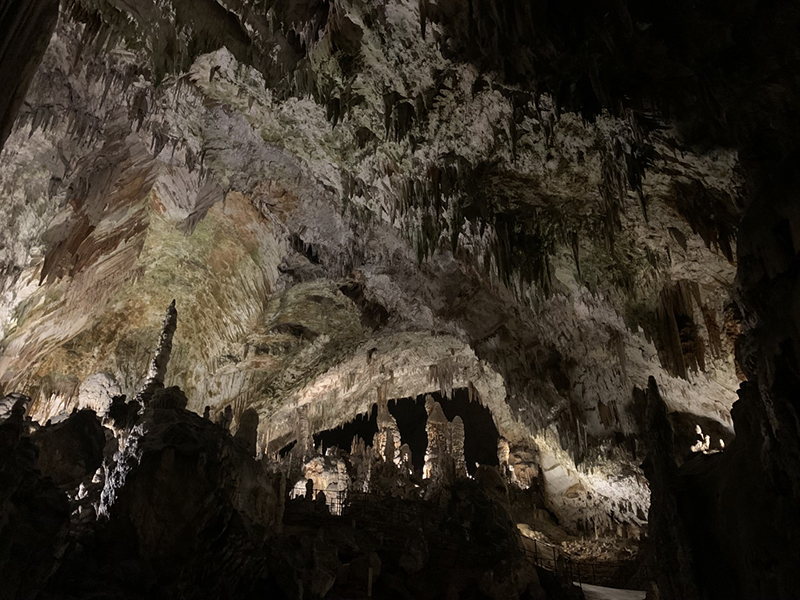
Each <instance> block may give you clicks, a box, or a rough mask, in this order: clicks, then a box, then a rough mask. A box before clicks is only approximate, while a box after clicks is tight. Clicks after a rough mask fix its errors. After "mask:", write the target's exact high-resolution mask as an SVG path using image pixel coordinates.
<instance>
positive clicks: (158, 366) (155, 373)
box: [134, 300, 178, 407]
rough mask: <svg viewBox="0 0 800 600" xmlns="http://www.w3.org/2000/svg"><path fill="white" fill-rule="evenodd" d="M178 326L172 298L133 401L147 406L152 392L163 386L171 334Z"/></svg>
mask: <svg viewBox="0 0 800 600" xmlns="http://www.w3.org/2000/svg"><path fill="white" fill-rule="evenodd" d="M177 326H178V311H177V309H176V308H175V300H173V301H172V302H171V303H170V305H169V307H168V308H167V314H166V315H165V316H164V324H163V325H162V327H161V337H160V338H159V340H158V349H157V350H156V354H155V356H154V357H153V359H152V360H151V361H150V368H149V369H148V370H147V377H146V378H145V380H144V384H143V385H142V387H141V388H140V389H139V391H138V392H137V393H136V397H135V398H134V400H135V401H137V402H139V403H141V404H142V406H145V407H146V406H147V405H148V404H149V403H150V400H151V398H152V397H153V393H154V392H155V391H156V390H157V389H159V388H163V387H164V376H165V375H166V374H167V363H169V356H170V354H171V353H172V336H174V335H175V329H176V328H177Z"/></svg>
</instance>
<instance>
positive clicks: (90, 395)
mask: <svg viewBox="0 0 800 600" xmlns="http://www.w3.org/2000/svg"><path fill="white" fill-rule="evenodd" d="M121 393H122V388H120V386H119V383H117V381H116V379H114V376H113V375H110V374H108V373H95V374H94V375H89V377H87V378H86V379H84V380H83V381H82V382H81V385H80V388H79V389H78V409H79V410H80V409H84V408H88V409H90V410H93V411H95V412H96V413H97V414H98V415H100V416H101V417H104V416H106V413H107V412H108V409H109V407H110V406H111V402H112V400H113V399H114V397H115V396H119V395H120V394H121Z"/></svg>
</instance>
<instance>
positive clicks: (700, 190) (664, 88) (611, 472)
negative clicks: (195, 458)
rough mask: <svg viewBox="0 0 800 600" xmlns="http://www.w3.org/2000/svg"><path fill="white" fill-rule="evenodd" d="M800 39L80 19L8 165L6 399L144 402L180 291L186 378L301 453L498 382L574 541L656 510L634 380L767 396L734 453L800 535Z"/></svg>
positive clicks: (776, 18) (614, 30)
mask: <svg viewBox="0 0 800 600" xmlns="http://www.w3.org/2000/svg"><path fill="white" fill-rule="evenodd" d="M34 4H36V3H34ZM34 4H32V5H31V6H32V7H33V8H32V10H33V9H35V8H36V7H35V6H34ZM36 6H40V5H39V4H36ZM42 6H44V5H42ZM4 14H5V13H4ZM545 16H546V18H545ZM798 18H799V17H798V11H797V9H796V7H794V6H792V5H789V4H786V3H784V4H780V5H779V4H770V5H763V3H761V4H759V3H749V2H738V1H737V2H734V3H733V4H732V5H731V6H730V7H727V8H726V10H720V9H719V8H718V7H717V6H716V5H702V6H698V5H695V4H694V3H691V2H689V1H688V0H679V1H678V2H676V3H671V4H663V5H659V6H653V7H645V6H644V5H640V4H639V3H635V2H634V3H628V4H625V5H624V6H623V5H620V4H619V3H617V2H613V1H612V0H608V1H606V0H601V1H599V2H584V1H582V0H575V1H574V2H568V3H560V4H559V3H552V2H545V3H526V2H520V3H513V6H512V5H511V4H508V3H498V2H495V1H494V0H480V1H474V2H464V1H462V0H441V1H437V2H435V3H434V2H428V1H422V2H416V1H412V0H401V1H399V2H382V1H366V0H363V1H362V0H345V1H337V2H335V3H327V2H315V1H311V2H303V3H275V4H270V8H269V10H266V9H265V7H264V6H261V5H259V6H258V7H255V6H254V5H253V4H252V3H249V2H239V1H234V0H223V1H220V2H197V3H187V2H186V1H185V0H171V1H168V2H163V3H158V4H152V3H150V2H144V1H141V0H131V1H130V2H125V3H117V2H115V3H113V4H112V3H109V2H102V1H101V2H87V1H84V0H74V1H69V2H65V3H64V18H62V19H61V22H60V23H59V24H58V27H57V29H56V31H55V33H54V35H53V36H52V38H51V40H50V46H49V48H48V50H47V52H46V53H45V55H44V58H43V59H42V63H41V67H40V68H39V70H38V72H37V73H36V75H35V77H34V79H33V81H32V84H31V87H30V90H29V93H28V95H27V97H26V99H25V103H24V104H23V105H22V107H21V111H20V116H19V119H18V120H17V122H16V124H15V126H14V130H13V131H12V133H11V135H10V137H9V138H8V140H7V142H6V144H5V148H4V150H3V153H2V155H0V193H2V200H3V202H2V203H0V228H1V229H2V230H3V231H5V232H14V234H13V235H8V236H6V237H5V238H4V239H3V240H2V244H0V273H2V275H0V327H1V328H2V342H0V344H1V346H2V356H0V383H2V385H3V388H4V390H18V391H22V392H25V393H28V394H29V395H30V396H31V397H32V398H33V399H34V402H33V406H32V409H31V414H32V415H33V416H34V417H35V418H36V419H37V420H38V421H40V422H46V421H47V420H48V419H51V418H52V419H53V420H54V421H55V420H58V419H61V418H64V416H65V415H67V414H69V413H70V412H71V410H72V408H73V407H74V406H76V405H81V402H82V400H81V398H82V390H84V392H85V391H86V390H88V389H90V387H91V385H92V382H93V381H94V380H93V379H91V378H92V377H93V376H94V374H96V373H108V374H109V375H110V376H111V377H113V379H114V380H115V381H117V382H118V384H119V388H120V390H121V391H122V392H123V393H125V394H127V395H128V397H131V396H132V395H133V393H134V392H135V391H136V390H137V389H138V386H139V385H140V384H141V381H142V379H143V378H144V376H145V373H146V369H147V365H148V361H149V360H150V358H151V357H152V356H153V355H154V354H155V353H156V350H157V348H156V347H155V341H156V340H157V339H158V331H159V327H160V320H161V314H162V311H163V307H164V306H166V305H167V304H168V303H169V301H170V300H171V299H172V298H175V299H176V300H177V303H178V305H179V306H180V307H181V315H182V327H181V329H179V331H178V332H177V333H176V335H175V339H174V344H175V350H174V353H173V356H172V359H171V362H170V371H169V373H168V375H167V377H166V381H164V382H163V383H164V384H165V385H169V386H171V385H180V387H181V389H182V390H184V392H185V398H186V402H187V406H188V407H189V408H191V409H193V410H195V411H196V412H198V413H199V412H202V410H203V408H204V407H205V406H209V407H210V408H209V412H210V413H211V412H213V414H215V415H216V414H219V413H222V414H223V415H226V416H225V420H226V423H227V425H228V426H230V424H231V423H238V422H239V421H240V419H241V417H242V416H243V415H244V414H246V412H247V410H248V409H253V410H255V411H257V413H258V416H259V424H260V425H259V430H258V432H257V436H258V439H259V440H261V443H262V444H263V447H265V448H266V450H267V452H268V453H270V454H273V453H275V452H277V451H278V450H280V449H282V448H284V447H285V446H286V445H287V444H288V443H290V442H291V441H293V440H294V439H296V440H297V442H298V445H297V450H296V451H295V453H296V454H297V453H299V454H300V455H302V456H301V458H303V459H306V458H308V456H307V455H308V453H309V451H310V448H309V443H308V440H309V438H310V437H311V434H312V433H314V432H316V431H321V430H325V429H331V428H333V427H336V426H339V425H341V424H342V423H344V422H347V421H349V420H351V419H353V418H354V417H355V416H356V415H358V414H364V413H366V412H367V411H369V410H370V409H371V407H372V405H373V403H375V401H376V398H378V399H383V400H387V399H390V398H405V397H409V396H410V397H416V396H417V395H420V394H426V393H430V392H434V391H440V392H442V393H443V394H449V393H451V391H452V390H453V389H454V387H464V388H468V389H469V390H470V391H471V394H472V396H473V399H474V400H475V401H480V402H481V403H483V404H484V405H485V406H487V407H489V408H490V410H491V412H492V417H493V418H494V421H495V424H496V426H497V428H498V430H499V431H500V434H501V435H502V436H504V438H505V439H507V440H508V442H509V451H508V460H507V461H506V462H507V463H508V467H511V466H513V467H514V468H515V474H516V467H517V466H520V465H531V464H535V465H537V468H532V467H527V466H525V467H524V469H523V470H525V471H526V473H527V475H526V476H525V480H526V481H527V483H526V485H527V484H529V485H530V486H532V487H533V488H534V489H536V488H538V487H541V493H542V497H543V499H544V501H545V502H546V504H547V507H548V508H549V509H550V510H551V511H552V512H553V514H554V515H555V516H557V518H558V521H559V523H560V524H561V525H563V526H564V527H567V528H569V529H570V530H571V531H573V532H576V531H578V530H582V531H589V532H591V531H595V532H598V531H599V532H600V533H603V532H617V533H619V532H620V531H628V528H630V527H633V528H637V529H638V528H639V527H640V526H642V525H643V523H644V520H645V514H646V512H647V507H648V504H649V490H648V483H647V482H646V481H645V479H644V478H643V476H642V472H641V470H640V469H639V467H638V464H639V462H640V460H641V456H642V450H643V443H642V438H643V437H646V435H647V433H648V432H647V430H646V428H644V426H643V421H642V419H641V417H642V415H641V414H639V409H637V407H636V404H635V402H633V401H632V398H634V394H632V392H633V390H634V389H635V388H637V387H638V388H645V387H646V386H647V382H648V378H649V377H650V376H653V377H655V379H656V380H657V381H658V384H659V390H660V395H661V397H662V399H663V401H664V403H665V405H666V409H667V410H669V411H672V412H675V413H679V414H680V415H681V417H680V418H681V419H682V422H683V425H681V427H682V428H683V429H686V430H688V431H689V432H691V431H692V426H693V425H695V426H696V425H702V428H703V429H704V431H715V432H717V433H719V437H725V436H724V435H723V433H727V434H728V435H730V431H731V428H732V425H733V423H732V420H731V418H730V414H729V411H730V408H731V405H732V404H733V402H734V400H735V399H736V388H737V386H738V385H739V382H740V380H742V379H743V378H744V377H747V378H749V379H750V380H751V381H753V382H754V383H756V382H757V384H758V386H759V394H749V395H747V398H746V399H744V400H743V405H747V407H748V408H747V409H746V410H745V409H742V411H741V412H742V414H746V415H751V417H750V418H751V419H753V420H754V422H757V423H758V425H757V426H756V425H753V426H752V428H753V430H758V431H762V432H763V436H764V440H763V442H762V446H761V449H760V450H759V449H758V448H756V446H758V443H756V442H747V441H743V442H742V443H741V444H740V446H739V447H740V448H747V450H736V451H735V452H734V455H737V453H738V452H742V453H743V454H744V455H746V456H748V457H750V458H752V457H753V456H755V455H758V456H759V457H760V458H759V460H760V461H761V464H762V467H763V471H764V473H766V475H765V478H766V480H765V481H764V480H762V479H760V478H759V477H756V476H755V475H754V479H753V481H754V485H757V486H758V488H759V489H760V490H761V489H763V490H764V497H763V498H762V500H763V501H764V503H766V504H767V505H769V503H770V502H772V500H770V498H772V497H773V496H777V497H780V498H784V497H785V498H788V500H786V507H787V508H786V513H785V514H791V512H792V511H791V510H790V508H791V506H794V504H793V503H796V498H797V495H798V494H797V490H798V489H800V484H798V481H800V467H799V466H798V465H800V458H798V457H800V451H798V448H800V442H799V441H798V440H800V436H798V431H797V427H796V424H795V420H796V419H794V416H793V415H794V414H795V413H796V408H797V407H796V406H795V405H796V402H795V401H794V396H795V391H796V389H797V385H798V381H797V377H796V372H797V365H796V364H795V363H796V362H797V360H796V352H795V351H794V350H793V348H794V347H795V346H796V345H797V343H796V342H797V338H798V335H797V322H796V321H797V318H796V315H795V313H796V311H795V310H790V307H793V306H795V305H796V304H797V302H795V296H796V294H795V290H796V288H797V286H796V285H795V284H796V281H795V280H796V278H797V269H796V262H797V247H798V244H797V243H796V240H797V237H798V236H797V233H796V232H797V231H798V228H797V223H796V222H797V221H798V218H797V217H798V215H797V208H796V205H797V202H796V199H797V192H798V189H800V186H799V185H798V184H797V181H796V176H795V175H793V173H794V171H793V169H792V168H791V165H793V164H794V163H795V162H796V160H795V159H796V157H797V149H796V144H797V141H796V140H797V139H800V136H798V135H797V132H798V130H800V127H798V123H800V119H798V115H797V108H796V107H797V106H798V104H799V103H798V98H797V94H796V92H795V90H796V89H797V85H798V77H797V73H796V72H795V70H794V69H793V68H791V65H790V61H788V59H787V58H786V57H791V56H794V55H795V54H796V50H797V47H796V46H797V43H796V36H795V35H794V28H795V26H796V24H797V23H798ZM46 21H47V20H46V19H44V20H42V21H41V23H42V24H43V25H45V24H46ZM12 22H13V20H12ZM38 23H39V22H38V21H37V26H38ZM4 25H5V23H3V24H2V25H0V31H3V29H2V26H4ZM4 39H6V38H4ZM7 39H12V38H10V37H9V38H7ZM6 47H7V46H2V45H0V73H4V72H5V71H3V70H2V69H3V68H7V65H6V62H7V61H5V58H4V57H5V54H2V51H4V49H5V48H6ZM8 47H11V49H12V50H14V51H17V50H18V47H17V46H13V44H12V46H8ZM35 54H36V53H35V52H31V57H33V58H35ZM787 61H788V62H787ZM787 65H789V66H787ZM14 67H15V68H16V67H17V65H14ZM23 87H24V86H23ZM54 98H57V99H59V100H58V101H57V102H55V103H54V101H53V99H54ZM9 99H11V100H12V101H14V95H11V96H9ZM0 124H2V126H3V127H7V126H8V125H10V123H7V122H5V120H4V121H3V122H2V123H0ZM740 224H741V228H740ZM737 269H738V279H737V280H736V281H734V274H735V273H737ZM732 290H733V293H731V292H732ZM731 296H733V298H732V297H731ZM732 300H734V301H735V305H734V304H732V302H731V301H732ZM183 315H185V318H184V316H183ZM184 322H185V325H184V324H183V323H184ZM740 334H741V335H740ZM736 358H738V362H737V360H736ZM87 382H88V383H87ZM182 393H183V392H182ZM84 396H85V393H84ZM98 402H99V401H98ZM182 402H183V400H180V402H178V403H177V404H178V405H180V404H181V403H182ZM175 404H176V403H175V402H171V403H170V406H172V405H175ZM227 406H230V407H231V408H230V410H229V411H228V412H227V414H226V413H225V412H223V411H224V409H225V407H227ZM298 415H301V416H302V425H303V427H302V428H300V427H298V421H299V420H298ZM675 420H676V419H673V421H675ZM714 437H715V438H716V437H718V436H717V435H715V436H714ZM248 440H249V438H248ZM249 444H250V442H249V441H248V446H249ZM728 447H729V448H730V447H731V446H730V445H729V446H728ZM733 447H734V448H736V442H735V441H734V442H733ZM515 449H517V450H515ZM681 458H683V457H681ZM700 460H701V461H704V462H703V463H702V464H705V463H706V462H708V461H712V462H713V461H716V462H718V463H720V464H723V463H727V464H731V465H733V464H735V462H733V461H734V459H733V458H731V459H729V460H730V461H731V462H730V463H728V461H722V460H721V459H720V458H719V457H715V456H711V457H710V458H705V457H701V458H700ZM737 460H739V459H737ZM741 460H742V463H741V464H743V465H745V466H746V467H747V468H746V470H747V471H748V472H749V471H753V472H754V473H755V472H756V471H757V469H756V468H755V467H753V466H752V465H750V463H748V460H750V459H747V460H745V459H744V458H742V459H741ZM689 462H692V461H689ZM694 462H695V463H696V464H697V461H694ZM538 467H540V471H539V469H538ZM727 469H734V467H732V466H731V467H725V469H724V470H726V472H727ZM509 470H510V469H509ZM734 470H735V469H734ZM539 472H540V473H541V480H539V477H537V475H532V473H537V474H538V473H539ZM715 472H716V471H715ZM519 481H520V482H522V481H523V479H522V478H520V479H519ZM762 484H764V485H762ZM529 489H531V488H529ZM532 493H533V492H532ZM740 500H741V502H742V504H741V506H742V507H744V506H751V507H752V506H753V503H754V502H755V503H756V504H757V501H756V500H754V499H753V498H749V499H748V498H742V499H740ZM748 503H749V504H748ZM728 509H729V510H733V509H732V508H730V507H728V508H727V509H726V510H728ZM778 512H779V514H781V515H783V514H784V513H783V512H781V511H778ZM759 543H760V542H759ZM312 546H313V545H312ZM731 560H734V559H733V558H732V559H731ZM768 570H769V569H766V570H765V571H764V572H767V571H768ZM756 571H757V570H756ZM761 575H763V573H755V571H754V574H753V575H752V578H751V579H749V580H747V581H744V580H743V585H742V586H740V588H739V589H741V590H745V589H748V590H750V591H751V592H752V593H756V592H755V591H753V589H755V590H756V591H758V588H748V587H747V586H748V585H751V586H755V585H756V582H758V581H760V580H761V579H763V580H765V581H771V579H770V577H761ZM782 585H783V584H781V586H782ZM783 589H784V588H783V587H779V588H775V589H771V590H770V593H777V594H779V593H781V591H782V590H783Z"/></svg>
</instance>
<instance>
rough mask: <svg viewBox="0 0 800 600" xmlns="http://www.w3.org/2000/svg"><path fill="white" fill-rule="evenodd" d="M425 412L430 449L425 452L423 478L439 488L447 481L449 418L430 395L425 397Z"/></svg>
mask: <svg viewBox="0 0 800 600" xmlns="http://www.w3.org/2000/svg"><path fill="white" fill-rule="evenodd" d="M425 410H426V412H427V413H428V422H427V423H426V425H425V433H426V434H427V436H428V449H427V450H426V451H425V467H424V470H423V477H424V478H425V479H430V480H431V483H432V484H433V485H434V486H438V485H441V484H443V483H445V480H446V468H445V461H446V457H447V429H448V423H447V417H445V416H444V411H442V405H441V404H439V403H438V402H436V400H434V399H433V396H431V395H430V394H429V395H427V396H425Z"/></svg>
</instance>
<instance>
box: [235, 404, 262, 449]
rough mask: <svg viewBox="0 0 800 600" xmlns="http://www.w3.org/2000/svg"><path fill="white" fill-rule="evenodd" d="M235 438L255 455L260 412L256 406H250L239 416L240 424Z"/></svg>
mask: <svg viewBox="0 0 800 600" xmlns="http://www.w3.org/2000/svg"><path fill="white" fill-rule="evenodd" d="M233 439H234V440H236V441H237V442H238V443H239V444H240V445H241V446H242V447H243V448H245V449H246V450H247V451H248V452H249V453H250V454H252V455H253V456H255V454H256V442H257V441H258V413H257V412H256V410H255V409H254V408H248V409H247V410H245V411H244V412H243V413H242V416H241V417H239V425H238V427H237V428H236V433H235V434H234V436H233Z"/></svg>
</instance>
